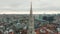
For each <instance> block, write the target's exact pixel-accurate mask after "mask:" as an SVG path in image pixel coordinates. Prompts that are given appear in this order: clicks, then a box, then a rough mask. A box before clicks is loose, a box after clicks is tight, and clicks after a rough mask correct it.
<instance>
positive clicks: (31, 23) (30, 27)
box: [28, 2, 35, 34]
mask: <svg viewBox="0 0 60 34" xmlns="http://www.w3.org/2000/svg"><path fill="white" fill-rule="evenodd" d="M29 16H30V17H29V25H28V34H35V33H34V18H33V10H32V2H31V6H30V15H29Z"/></svg>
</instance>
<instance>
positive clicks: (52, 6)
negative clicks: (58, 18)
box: [0, 0, 60, 11]
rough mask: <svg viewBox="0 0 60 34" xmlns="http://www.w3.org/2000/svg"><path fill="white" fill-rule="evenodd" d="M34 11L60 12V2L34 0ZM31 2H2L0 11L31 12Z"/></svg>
mask: <svg viewBox="0 0 60 34" xmlns="http://www.w3.org/2000/svg"><path fill="white" fill-rule="evenodd" d="M32 3H33V10H38V11H40V10H42V11H43V10H51V11H52V10H54V11H60V0H32ZM29 9H30V0H0V10H19V11H22V10H29Z"/></svg>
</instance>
